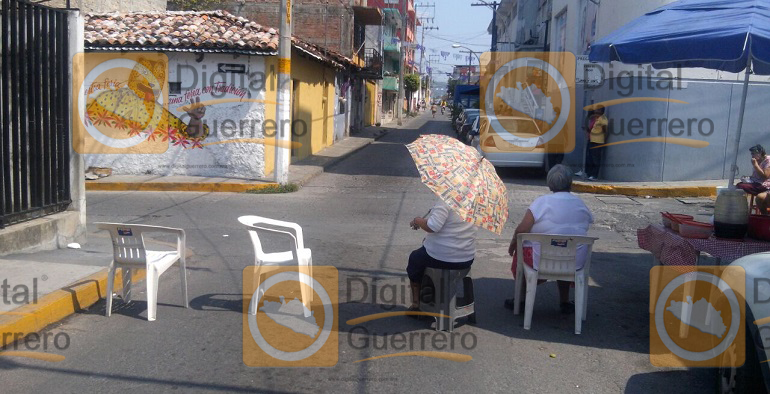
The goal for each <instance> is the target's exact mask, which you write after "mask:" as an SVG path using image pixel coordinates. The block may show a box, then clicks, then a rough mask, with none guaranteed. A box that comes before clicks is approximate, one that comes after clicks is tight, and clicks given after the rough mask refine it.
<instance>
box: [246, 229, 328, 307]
mask: <svg viewBox="0 0 770 394" xmlns="http://www.w3.org/2000/svg"><path fill="white" fill-rule="evenodd" d="M238 221H239V222H241V223H242V224H243V225H245V226H246V227H248V231H249V236H250V237H251V243H252V245H253V246H254V265H255V266H256V267H260V266H263V265H264V266H275V265H279V266H280V265H284V266H289V265H296V266H297V267H300V266H305V267H307V268H308V272H309V273H310V276H311V277H312V275H313V274H312V273H313V258H312V253H311V251H310V249H309V248H306V247H304V239H303V237H302V227H300V225H299V224H297V223H292V222H284V221H280V220H275V219H269V218H265V217H261V216H254V215H247V216H241V217H239V218H238ZM260 232H266V233H272V234H274V235H282V236H287V237H289V238H290V239H291V241H292V242H290V244H291V250H288V251H285V252H271V253H267V252H265V251H264V250H263V248H262V241H261V240H260V236H259V233H260ZM298 275H299V271H298ZM255 279H256V281H257V282H256V287H257V288H258V287H259V283H260V280H261V278H260V275H259V274H257V275H256V278H255ZM309 287H310V289H309V291H308V289H307V286H300V291H301V295H302V303H303V304H304V305H305V306H307V307H308V309H307V310H306V311H305V314H306V316H309V315H310V312H309V308H310V302H312V300H313V282H312V281H311V282H310V286H309ZM257 306H258V305H257V302H256V300H255V299H252V300H251V303H250V304H249V314H251V315H256V313H257Z"/></svg>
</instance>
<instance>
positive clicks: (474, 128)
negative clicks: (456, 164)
mask: <svg viewBox="0 0 770 394" xmlns="http://www.w3.org/2000/svg"><path fill="white" fill-rule="evenodd" d="M481 119H482V117H481V116H477V117H476V120H474V121H473V124H472V125H471V130H470V131H469V132H468V137H467V138H466V139H465V140H464V141H463V142H464V143H465V144H466V145H472V143H473V139H474V138H477V137H478V136H479V127H481Z"/></svg>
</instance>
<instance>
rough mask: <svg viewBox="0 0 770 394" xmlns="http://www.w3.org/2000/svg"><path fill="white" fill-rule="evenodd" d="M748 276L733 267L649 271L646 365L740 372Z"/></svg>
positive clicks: (668, 268) (744, 354)
mask: <svg viewBox="0 0 770 394" xmlns="http://www.w3.org/2000/svg"><path fill="white" fill-rule="evenodd" d="M745 295H746V273H745V271H744V270H743V268H742V267H736V266H656V267H653V268H652V269H651V270H650V305H651V313H650V362H651V363H652V365H654V366H656V367H739V366H741V365H743V363H744V361H745V358H746V349H745V347H746V346H745V341H744V338H745V335H746V334H745V325H744V324H743V323H744V321H745V316H746V311H745Z"/></svg>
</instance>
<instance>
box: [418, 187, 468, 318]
mask: <svg viewBox="0 0 770 394" xmlns="http://www.w3.org/2000/svg"><path fill="white" fill-rule="evenodd" d="M409 225H410V226H411V227H412V228H413V229H415V230H417V229H422V230H424V231H425V232H427V233H428V234H427V235H426V236H425V240H424V241H423V243H422V247H421V248H419V249H417V250H415V251H413V252H412V253H411V254H410V255H409V263H408V265H407V266H406V273H407V275H409V281H410V285H411V289H412V305H411V306H410V307H409V311H419V310H420V285H421V283H422V277H423V274H424V273H425V268H429V267H430V268H438V269H457V270H459V269H466V268H468V267H470V266H471V264H473V259H474V257H475V256H476V235H477V233H478V230H477V228H476V226H474V225H473V224H471V223H468V222H466V221H464V220H463V219H462V218H460V216H459V215H458V214H457V213H456V212H454V211H453V210H452V208H450V207H449V205H447V204H446V203H445V202H443V201H439V202H438V203H437V204H436V205H435V206H434V207H433V208H431V210H430V212H429V213H428V215H427V216H426V217H416V218H414V220H412V222H411V223H410V224H409ZM412 317H416V316H412Z"/></svg>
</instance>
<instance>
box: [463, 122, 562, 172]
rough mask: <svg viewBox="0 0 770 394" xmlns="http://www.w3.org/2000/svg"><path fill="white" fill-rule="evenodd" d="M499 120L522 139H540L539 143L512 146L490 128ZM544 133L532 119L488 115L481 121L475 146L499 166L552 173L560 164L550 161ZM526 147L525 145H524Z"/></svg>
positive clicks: (472, 144)
mask: <svg viewBox="0 0 770 394" xmlns="http://www.w3.org/2000/svg"><path fill="white" fill-rule="evenodd" d="M492 119H496V120H497V121H499V122H500V124H501V125H503V127H505V129H506V130H508V131H509V132H512V135H513V136H515V137H516V138H518V139H521V140H523V139H532V138H538V140H537V143H536V144H512V143H510V142H508V141H506V140H505V139H504V138H503V137H501V136H500V135H498V134H497V132H495V131H494V130H493V129H492V128H491V127H490V120H492ZM542 134H543V133H542V131H541V130H540V127H539V126H538V125H537V123H536V122H535V121H534V120H533V119H532V118H530V117H524V116H499V117H494V116H484V117H481V118H479V131H478V135H475V136H472V139H471V146H473V147H474V148H476V150H478V151H479V153H481V155H482V156H484V157H485V158H486V159H487V160H489V162H490V163H492V165H494V166H495V167H524V168H542V169H543V170H544V171H546V172H547V171H548V170H550V169H551V167H553V166H554V165H556V164H557V163H550V162H549V155H547V154H546V151H545V147H544V146H543V145H544V144H543V141H542V139H539V137H540V136H541V135H542ZM521 145H524V146H521Z"/></svg>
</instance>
